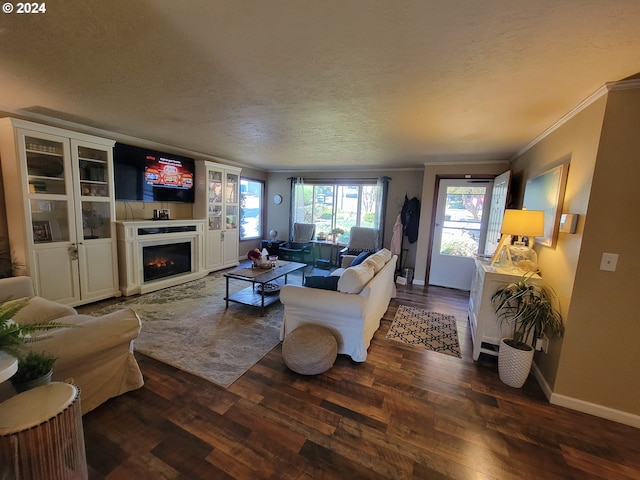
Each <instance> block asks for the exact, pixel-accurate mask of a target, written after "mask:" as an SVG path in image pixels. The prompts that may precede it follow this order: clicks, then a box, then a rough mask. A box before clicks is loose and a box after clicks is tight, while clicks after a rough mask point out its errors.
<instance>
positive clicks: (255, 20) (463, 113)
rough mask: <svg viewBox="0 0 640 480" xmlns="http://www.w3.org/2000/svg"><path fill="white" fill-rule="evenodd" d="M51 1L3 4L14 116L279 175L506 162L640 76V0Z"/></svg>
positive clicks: (1, 97) (1, 71)
mask: <svg viewBox="0 0 640 480" xmlns="http://www.w3.org/2000/svg"><path fill="white" fill-rule="evenodd" d="M46 6H47V12H46V13H45V14H38V15H34V14H31V15H19V14H16V13H12V14H0V15H1V16H0V42H1V44H0V45H2V48H1V49H0V110H3V111H5V112H8V113H10V114H13V115H21V116H29V115H34V114H38V115H45V116H49V117H53V118H56V119H60V120H68V121H73V122H78V123H81V124H85V125H89V126H92V127H96V128H100V129H104V130H108V131H111V132H116V133H120V134H126V135H130V136H133V137H138V138H142V139H146V140H151V141H155V142H160V143H163V144H166V145H172V146H176V147H180V148H186V149H189V150H191V151H194V152H202V153H206V154H209V155H215V156H219V157H222V158H225V159H228V160H232V161H236V162H240V163H242V164H245V165H249V166H254V167H257V168H262V169H266V170H284V169H302V170H304V169H307V170H308V169H318V168H322V169H338V168H353V167H385V168H389V167H411V166H420V165H422V164H423V163H424V162H434V161H460V160H495V159H505V158H509V157H510V156H512V155H513V154H514V153H515V152H517V151H518V150H520V149H521V148H523V147H524V146H525V145H527V144H528V143H529V142H531V141H532V140H533V139H534V138H535V137H536V136H538V135H539V134H541V133H542V132H543V131H544V130H545V129H547V128H548V127H550V126H551V125H552V124H553V123H555V122H556V121H557V120H559V119H560V118H561V117H562V116H563V115H565V114H566V113H568V112H569V111H570V110H571V109H572V108H573V107H574V106H576V105H577V104H579V103H580V102H581V101H582V100H584V99H585V98H587V97H588V96H589V95H591V94H592V93H593V92H594V91H596V90H597V89H598V88H599V87H601V86H602V85H604V84H605V83H606V82H609V81H616V80H621V79H623V78H626V77H629V76H632V75H634V74H636V73H637V72H638V71H640V28H639V26H640V1H638V0H607V1H604V0H564V1H559V0H537V1H531V0H526V1H522V0H500V1H498V0H482V1H477V0H466V1H462V0H457V1H456V0H438V1H433V0H432V1H429V0H418V1H413V0H387V1H375V0H351V1H350V0H317V1H301V0H288V1H286V0H253V1H249V0H246V1H243V0H227V1H219V0H211V1H203V0H201V1H195V0H193V1H177V0H175V1H171V0H141V1H131V0H109V1H100V2H96V1H95V0H57V1H55V2H47V3H46ZM33 118H38V117H33ZM40 118H42V117H40Z"/></svg>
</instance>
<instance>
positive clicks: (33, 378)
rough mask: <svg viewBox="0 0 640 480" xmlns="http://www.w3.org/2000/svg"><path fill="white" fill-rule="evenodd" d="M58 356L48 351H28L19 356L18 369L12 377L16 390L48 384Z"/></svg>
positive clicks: (22, 390)
mask: <svg viewBox="0 0 640 480" xmlns="http://www.w3.org/2000/svg"><path fill="white" fill-rule="evenodd" d="M56 360H58V359H57V357H54V356H52V355H49V354H47V353H44V352H42V353H36V352H28V353H27V354H26V355H20V356H18V371H17V372H16V373H15V375H14V376H12V377H11V383H12V384H13V388H15V389H16V392H18V393H20V392H24V391H26V390H30V389H32V388H36V387H40V386H42V385H48V384H49V383H50V382H51V375H52V374H53V365H54V364H55V363H56Z"/></svg>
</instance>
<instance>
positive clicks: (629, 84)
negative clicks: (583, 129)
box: [511, 79, 640, 161]
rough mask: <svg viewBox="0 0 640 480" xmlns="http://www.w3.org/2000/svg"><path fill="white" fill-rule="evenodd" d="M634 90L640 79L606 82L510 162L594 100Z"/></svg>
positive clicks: (639, 85) (521, 150)
mask: <svg viewBox="0 0 640 480" xmlns="http://www.w3.org/2000/svg"><path fill="white" fill-rule="evenodd" d="M635 88H640V79H633V80H621V81H619V82H608V83H605V84H604V85H603V86H601V87H600V88H598V89H597V90H596V91H595V92H593V93H592V94H591V95H589V96H588V97H587V98H585V99H584V100H583V101H582V102H580V103H579V104H578V105H576V106H575V107H574V108H573V109H571V110H570V111H569V112H568V113H567V114H566V115H564V116H563V117H562V118H561V119H560V120H558V121H557V122H556V123H554V124H553V125H551V126H550V127H549V128H547V129H546V130H545V131H544V132H542V133H541V134H540V135H538V136H537V137H536V138H534V139H533V140H532V141H531V142H529V143H528V144H527V145H525V146H524V147H523V148H522V149H520V150H519V151H518V152H517V153H516V154H515V155H514V156H513V157H512V158H511V161H513V160H515V159H516V158H518V157H520V156H521V155H523V154H524V153H525V152H526V151H527V150H529V149H530V148H532V147H533V146H534V145H536V144H537V143H538V142H540V141H542V140H543V139H544V138H546V137H548V136H549V135H551V134H552V133H553V132H555V131H556V130H557V129H558V128H560V127H561V126H562V125H564V124H565V123H567V122H568V121H569V120H571V119H572V118H573V117H575V116H576V115H577V114H578V113H580V112H581V111H583V110H584V109H585V108H587V107H588V106H590V105H591V104H592V103H594V102H595V101H596V100H598V99H599V98H601V97H603V96H604V95H606V94H608V93H609V92H613V91H617V90H633V89H635Z"/></svg>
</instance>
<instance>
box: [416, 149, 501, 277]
mask: <svg viewBox="0 0 640 480" xmlns="http://www.w3.org/2000/svg"><path fill="white" fill-rule="evenodd" d="M508 169H509V162H507V161H506V160H504V161H495V162H489V163H456V164H427V165H425V167H424V176H423V181H422V192H421V195H420V196H421V198H422V204H421V206H420V228H419V230H418V241H417V242H416V245H417V250H416V251H417V255H416V263H415V269H416V270H415V274H414V282H415V283H417V284H424V285H426V284H427V281H426V272H427V258H428V256H429V237H430V235H431V217H432V214H433V207H434V192H435V189H436V182H437V179H436V177H437V176H438V175H440V176H459V175H494V176H495V175H500V174H501V173H503V172H505V171H507V170H508Z"/></svg>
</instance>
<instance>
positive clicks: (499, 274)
mask: <svg viewBox="0 0 640 480" xmlns="http://www.w3.org/2000/svg"><path fill="white" fill-rule="evenodd" d="M523 274H524V272H518V271H516V272H514V271H512V270H508V269H506V268H504V267H498V266H496V267H492V266H490V265H489V263H486V262H482V261H480V260H476V269H475V273H474V275H473V280H472V282H471V292H470V298H469V326H470V327H471V339H472V341H473V359H474V360H478V357H479V356H480V354H481V353H486V354H489V355H498V346H499V345H500V340H501V339H502V338H504V337H510V336H511V329H510V328H509V326H508V325H502V328H501V327H500V324H499V323H498V318H497V316H496V313H495V310H494V309H493V305H492V304H491V297H492V295H493V294H494V293H495V292H496V291H498V289H499V288H500V287H502V286H504V285H506V284H509V283H513V282H517V281H518V280H520V279H521V278H522V275H523ZM533 278H534V279H539V280H540V281H542V279H541V278H540V276H538V275H535V276H534V277H533Z"/></svg>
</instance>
